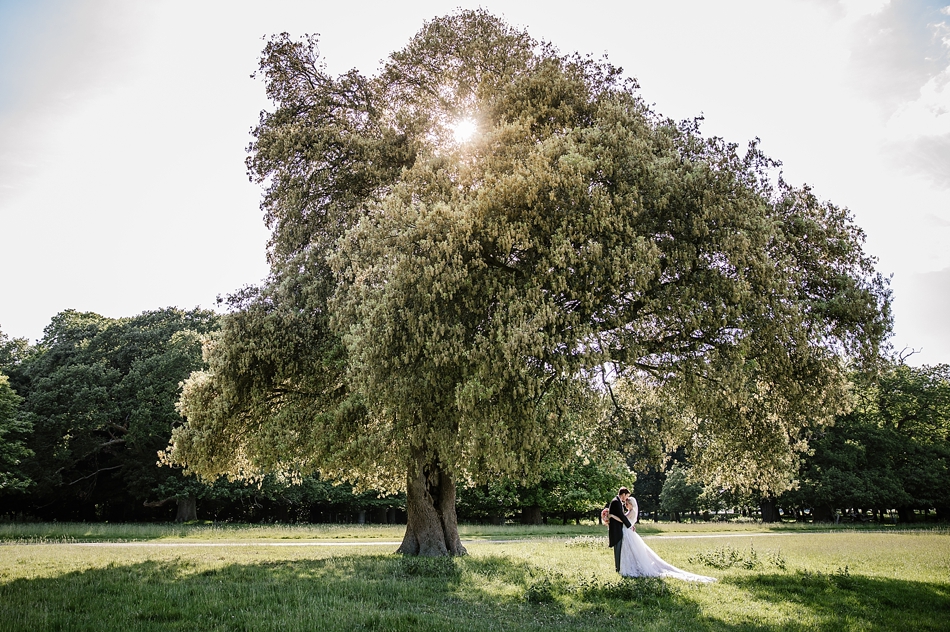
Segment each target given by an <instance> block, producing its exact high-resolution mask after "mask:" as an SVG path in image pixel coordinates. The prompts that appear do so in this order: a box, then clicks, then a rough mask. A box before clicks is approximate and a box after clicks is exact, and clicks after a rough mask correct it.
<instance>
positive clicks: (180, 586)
mask: <svg viewBox="0 0 950 632" xmlns="http://www.w3.org/2000/svg"><path fill="white" fill-rule="evenodd" d="M92 526H93V525H89V527H92ZM122 528H124V529H125V531H122ZM165 528H166V529H168V531H166V532H161V531H145V530H144V526H143V527H142V531H139V527H137V526H135V525H132V526H128V527H119V526H115V527H114V529H115V530H113V531H108V530H106V531H102V532H99V534H98V535H99V537H102V536H104V535H110V536H111V537H112V538H113V539H119V538H116V537H115V536H116V534H117V533H118V532H122V533H124V535H125V536H127V537H128V539H130V540H131V539H135V538H136V537H137V538H138V539H139V540H145V539H150V540H153V541H154V543H155V544H160V545H161V546H150V545H149V544H150V543H149V542H137V543H133V544H131V545H126V544H116V545H109V544H68V543H67V544H56V543H36V544H28V543H13V542H11V541H10V539H9V538H8V539H7V542H8V543H6V544H2V545H0V631H6V630H97V631H98V630H106V631H108V630H121V631H122V632H137V631H140V630H156V631H157V630H162V631H167V630H171V631H174V630H254V631H257V630H275V631H276V630H458V629H463V630H466V631H467V632H468V631H472V632H475V631H480V630H547V629H564V630H656V631H666V630H730V631H732V630H750V631H751V630H892V629H902V630H946V629H950V534H947V533H946V532H945V531H943V532H929V533H928V532H918V533H914V532H890V533H882V532H858V531H839V532H835V533H809V532H802V533H796V532H784V533H782V534H781V535H778V536H776V537H754V536H753V534H752V533H748V534H746V535H743V534H739V533H737V534H735V535H727V536H726V537H722V538H716V539H688V538H680V539H672V538H669V539H664V538H661V537H653V538H650V539H648V540H647V542H648V543H649V544H650V546H651V547H653V549H654V550H655V551H656V552H657V553H659V554H660V555H661V556H662V557H663V558H664V559H666V560H667V561H669V562H671V563H673V564H675V565H677V566H679V567H681V568H685V569H687V570H691V571H694V572H699V573H703V574H707V575H713V576H715V577H718V578H719V582H717V583H715V584H711V585H693V584H688V583H685V582H680V581H674V580H631V579H620V578H619V577H617V575H616V574H615V573H614V572H613V560H612V555H611V553H610V551H609V550H608V549H607V548H606V546H603V541H602V540H603V538H602V535H603V534H602V529H588V530H587V532H586V533H579V532H575V533H573V534H564V533H560V532H559V531H561V529H560V528H551V529H549V530H548V531H545V530H544V529H539V528H534V529H529V530H526V531H525V533H526V535H527V536H528V537H529V538H533V539H529V540H527V541H520V542H498V541H495V542H491V541H487V540H486V541H482V542H471V543H469V544H467V546H468V549H469V553H470V555H468V556H467V557H463V558H456V559H437V560H427V559H418V558H402V557H400V556H396V555H393V554H392V553H391V550H392V548H395V547H391V548H390V547H386V546H383V547H379V546H374V547H367V546H359V545H356V544H354V545H352V546H351V545H345V539H344V537H351V538H353V539H354V540H355V539H359V540H361V541H362V540H367V541H368V540H369V539H370V538H369V537H368V534H376V536H378V537H379V538H380V539H381V540H382V539H386V540H389V539H394V540H398V539H399V538H398V537H395V538H392V537H391V535H392V532H391V531H388V529H390V528H389V527H365V528H363V529H353V528H352V527H349V528H346V529H344V528H342V527H336V528H327V529H318V528H313V527H308V528H306V529H305V528H303V527H295V528H289V527H269V528H263V527H262V528H260V530H257V529H252V528H246V529H245V531H244V532H245V533H246V534H247V537H246V538H239V536H238V533H239V532H240V530H236V529H231V530H229V531H228V533H227V536H226V537H222V538H217V537H214V538H212V537H211V536H207V534H204V535H205V536H206V538H207V539H205V540H201V539H200V538H198V539H191V541H186V540H184V539H183V537H187V538H194V533H193V532H191V531H186V532H185V534H186V535H185V536H181V535H180V532H176V531H175V530H174V529H175V528H174V527H170V526H167V527H165ZM267 529H273V530H272V531H268V530H267ZM298 530H299V533H298ZM93 531H94V529H93ZM397 532H398V535H401V530H397ZM49 533H50V534H53V533H58V532H57V531H56V530H55V529H54V530H53V531H50V532H49ZM145 533H151V535H148V536H146V535H144V534H145ZM176 533H177V534H178V535H176ZM288 533H290V534H291V535H288ZM477 533H478V534H481V536H480V537H493V536H494V537H497V531H494V530H489V531H482V530H479V531H477ZM345 534H349V535H345ZM34 535H36V534H35V533H34ZM91 535H96V533H93V534H91ZM317 535H319V536H321V537H323V538H324V539H327V540H329V539H333V538H336V539H337V541H338V542H340V543H343V544H344V546H332V547H330V546H288V547H274V546H266V544H270V543H272V542H268V540H275V539H279V538H280V537H282V536H286V537H288V538H292V539H295V540H300V542H296V544H305V542H303V540H307V539H315V538H316V537H317ZM544 535H553V536H555V537H553V538H550V537H549V538H545V537H542V536H544ZM44 537H46V536H44ZM238 539H240V540H241V542H240V544H241V545H242V546H230V545H226V540H238ZM214 540H217V541H214ZM22 541H23V540H22V539H21V542H22ZM36 541H39V540H36ZM175 543H178V544H188V546H172V545H173V544H175Z"/></svg>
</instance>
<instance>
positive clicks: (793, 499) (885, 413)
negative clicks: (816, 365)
mask: <svg viewBox="0 0 950 632" xmlns="http://www.w3.org/2000/svg"><path fill="white" fill-rule="evenodd" d="M855 389H856V395H855V400H856V402H857V405H856V406H855V408H854V410H852V411H851V412H850V413H849V414H847V415H843V416H841V417H839V418H838V420H837V421H836V423H835V425H834V426H833V427H831V428H826V429H823V430H821V431H820V432H818V433H817V434H816V436H815V437H814V438H813V439H812V441H811V444H812V447H813V450H814V452H813V454H812V455H810V456H809V457H808V458H806V459H805V462H804V464H803V467H802V470H801V474H800V480H801V485H800V488H799V490H797V491H796V492H790V493H788V494H786V495H785V496H784V497H783V501H784V502H785V503H788V504H792V505H797V506H812V507H816V508H818V509H819V513H820V514H823V515H824V517H825V518H826V519H827V517H828V516H829V515H830V514H831V512H832V511H833V510H834V509H850V508H878V509H891V508H894V507H898V508H902V513H903V514H904V515H903V516H902V517H903V518H904V519H907V518H908V517H909V516H910V514H909V509H912V508H916V509H931V508H934V507H937V508H939V509H941V510H942V511H947V510H950V366H947V365H938V366H935V367H929V366H924V367H910V366H907V365H904V364H901V363H893V364H891V365H889V366H887V367H885V368H884V369H883V370H882V372H881V373H880V375H879V376H877V377H876V379H873V380H868V379H866V378H861V376H856V383H855Z"/></svg>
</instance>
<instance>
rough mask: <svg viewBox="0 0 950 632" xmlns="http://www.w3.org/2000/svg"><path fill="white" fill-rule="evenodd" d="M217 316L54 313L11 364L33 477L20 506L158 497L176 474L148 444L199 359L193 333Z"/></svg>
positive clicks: (123, 509)
mask: <svg viewBox="0 0 950 632" xmlns="http://www.w3.org/2000/svg"><path fill="white" fill-rule="evenodd" d="M216 325H217V316H216V315H215V314H214V313H213V312H209V311H201V310H193V311H181V310H177V309H172V308H169V309H164V310H157V311H153V312H145V313H143V314H141V315H139V316H136V317H133V318H120V319H111V318H105V317H102V316H99V315H98V314H93V313H88V312H86V313H80V312H76V311H73V310H67V311H64V312H61V313H60V314H57V315H56V316H54V317H53V319H52V321H51V323H50V325H49V326H47V328H46V329H45V330H44V336H43V338H42V339H41V340H40V341H39V342H38V343H37V345H36V347H35V348H32V349H30V352H29V353H28V354H26V355H25V356H23V357H21V359H20V361H19V362H18V363H17V365H16V366H15V368H14V374H15V376H16V380H17V383H18V384H19V387H18V388H21V389H22V394H23V403H22V406H21V408H22V413H23V415H22V418H23V420H24V422H25V423H28V424H30V425H31V426H32V432H31V433H30V434H29V437H28V446H29V448H30V449H31V450H32V451H33V453H34V455H33V456H32V458H30V459H29V460H27V461H25V462H24V464H23V468H24V470H25V471H26V472H28V473H29V475H30V478H32V480H33V481H34V483H35V489H34V490H33V493H32V504H31V505H27V506H25V507H24V509H26V510H27V511H35V510H38V509H37V508H40V507H43V506H45V507H46V508H47V510H48V511H56V512H58V514H57V517H58V518H60V519H63V518H65V517H67V516H72V517H80V518H85V519H94V518H112V519H115V518H116V517H119V516H124V517H128V518H131V517H134V516H138V515H142V514H144V513H145V512H144V510H143V508H142V504H143V502H145V501H149V500H151V501H155V500H162V499H161V498H156V496H155V494H156V492H157V490H158V489H159V487H160V486H161V485H162V484H167V479H168V477H169V476H171V477H173V478H174V477H175V476H176V475H175V474H174V473H172V472H170V471H169V470H164V471H163V470H161V469H160V468H159V467H158V466H157V463H156V461H157V452H158V450H160V449H161V448H162V447H163V446H164V445H166V444H167V441H168V437H169V436H170V434H171V430H172V428H173V427H174V426H175V425H177V424H178V423H179V422H180V417H179V416H178V414H177V412H176V410H175V403H176V401H177V399H178V393H179V388H180V383H181V381H182V380H183V379H184V378H186V377H187V376H188V375H189V374H190V373H191V372H192V371H194V370H195V369H197V368H199V367H200V366H201V355H200V353H201V351H200V350H201V343H200V336H201V335H204V334H206V333H209V332H210V331H212V330H213V329H214V328H215V327H216ZM177 476H178V477H179V478H180V477H181V474H180V473H178V474H177ZM182 484H184V483H182ZM192 491H193V492H194V491H196V490H192ZM179 495H181V493H180V491H179ZM97 506H98V509H97ZM96 512H98V514H97V513H96Z"/></svg>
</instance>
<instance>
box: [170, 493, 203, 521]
mask: <svg viewBox="0 0 950 632" xmlns="http://www.w3.org/2000/svg"><path fill="white" fill-rule="evenodd" d="M197 519H198V505H197V499H196V498H195V497H194V496H188V497H187V498H179V499H178V515H177V516H175V522H194V521H195V520H197Z"/></svg>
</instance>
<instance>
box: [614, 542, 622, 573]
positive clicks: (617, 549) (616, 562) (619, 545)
mask: <svg viewBox="0 0 950 632" xmlns="http://www.w3.org/2000/svg"><path fill="white" fill-rule="evenodd" d="M621 548H623V538H621V539H620V540H618V541H617V544H615V545H614V566H616V567H617V572H618V573H619V572H620V549H621Z"/></svg>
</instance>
